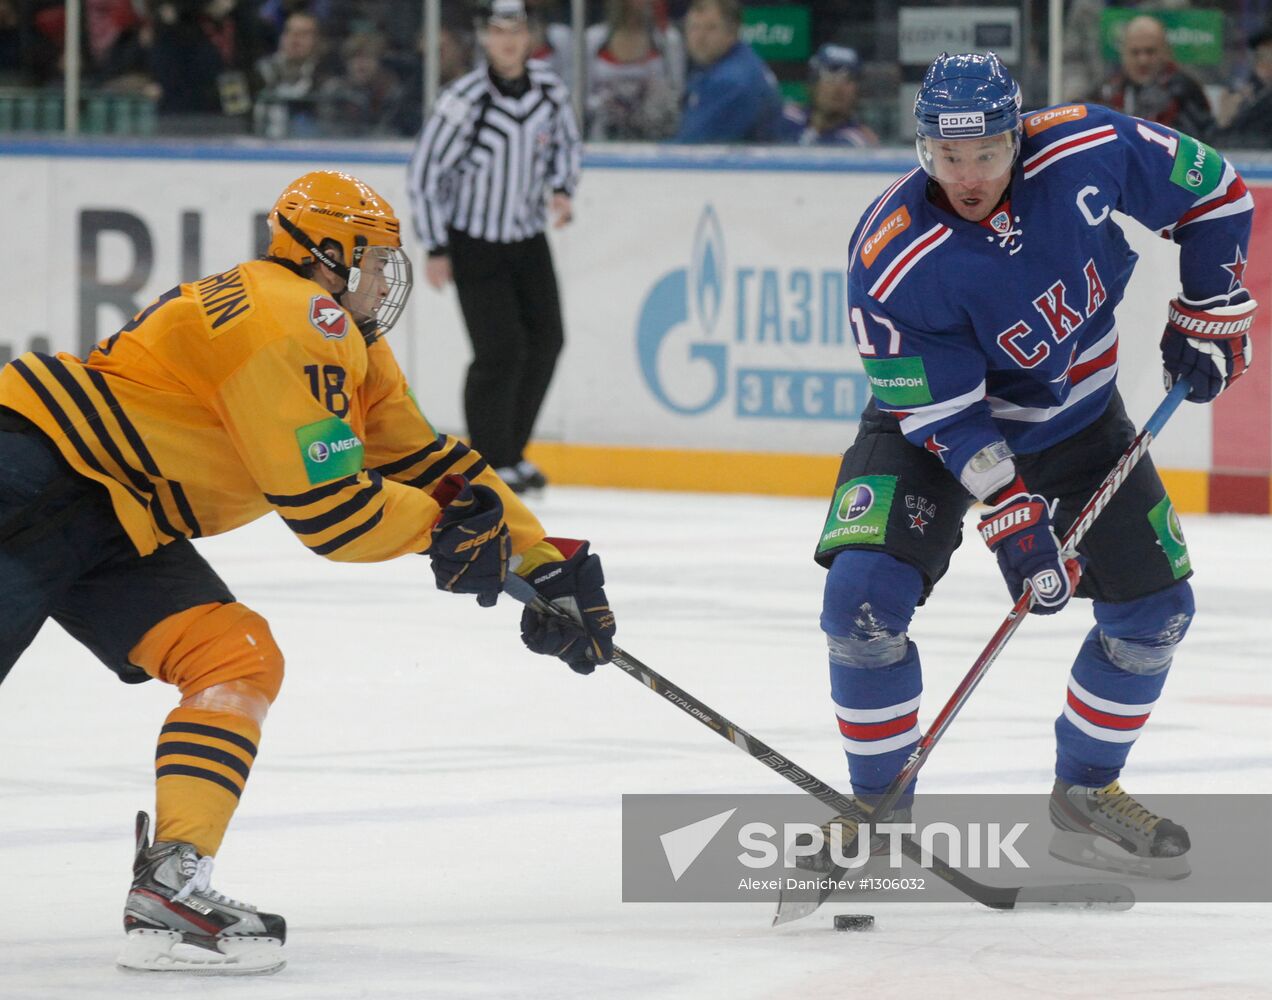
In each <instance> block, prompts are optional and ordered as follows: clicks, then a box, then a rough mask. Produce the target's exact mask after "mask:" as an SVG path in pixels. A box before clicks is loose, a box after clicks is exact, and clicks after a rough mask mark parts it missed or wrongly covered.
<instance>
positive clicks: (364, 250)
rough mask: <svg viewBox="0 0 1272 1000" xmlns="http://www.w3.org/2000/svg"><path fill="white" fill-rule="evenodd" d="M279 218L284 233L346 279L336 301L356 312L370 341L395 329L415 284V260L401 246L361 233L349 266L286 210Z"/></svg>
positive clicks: (357, 320) (368, 342) (354, 316)
mask: <svg viewBox="0 0 1272 1000" xmlns="http://www.w3.org/2000/svg"><path fill="white" fill-rule="evenodd" d="M277 218H278V224H279V226H281V227H282V230H283V232H285V233H286V234H287V235H288V236H290V237H291V238H292V239H294V240H295V241H296V242H297V243H299V244H300V245H301V246H302V247H304V248H305V249H306V250H308V251H309V253H310V254H311V255H312V256H313V258H314V259H315V260H316V261H318V263H320V264H323V265H325V266H326V267H329V268H331V270H333V271H335V272H336V274H338V275H339V276H340V277H341V278H343V279H344V282H345V290H344V291H343V292H339V293H337V294H336V301H337V302H339V303H340V304H341V305H342V306H344V307H345V308H346V309H348V310H349V312H351V313H352V314H353V319H354V322H355V323H357V324H358V329H359V330H361V331H362V336H363V338H364V339H365V340H366V342H367V344H373V343H375V341H377V340H379V339H380V338H381V337H383V336H384V335H385V334H386V333H388V332H389V330H391V329H392V328H393V324H394V323H396V322H397V321H398V319H399V318H400V317H401V315H402V312H403V311H404V310H405V309H406V300H407V299H408V298H410V295H411V288H412V286H413V284H414V279H413V278H412V276H411V259H410V258H409V257H407V255H406V252H405V251H404V250H403V249H402V248H401V247H385V246H375V247H369V246H367V245H366V244H365V243H364V242H363V237H361V236H359V237H358V238H357V239H358V245H357V246H355V247H354V250H353V264H352V266H350V267H346V266H345V265H344V264H342V263H340V261H338V260H336V258H334V257H332V256H331V254H329V253H326V252H325V251H324V250H322V249H321V248H320V247H319V246H318V245H317V244H315V243H314V241H313V240H311V239H310V238H309V236H308V234H307V233H306V232H305V231H304V230H303V229H301V228H300V227H299V226H297V225H296V224H295V223H293V222H291V221H290V220H289V219H288V218H287V217H286V216H284V215H283V213H282V212H278V213H277ZM364 272H366V273H364Z"/></svg>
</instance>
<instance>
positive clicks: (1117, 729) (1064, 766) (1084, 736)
mask: <svg viewBox="0 0 1272 1000" xmlns="http://www.w3.org/2000/svg"><path fill="white" fill-rule="evenodd" d="M1166 674H1167V670H1165V669H1163V670H1160V671H1158V672H1156V673H1132V672H1131V671H1128V670H1123V669H1121V668H1120V667H1118V666H1117V665H1116V664H1114V663H1113V661H1112V660H1110V659H1109V656H1108V654H1107V653H1106V652H1105V649H1104V647H1103V645H1102V644H1101V642H1100V629H1099V628H1098V627H1097V628H1093V629H1092V630H1091V632H1090V633H1089V634H1088V635H1087V637H1086V641H1085V642H1083V644H1082V649H1081V650H1080V651H1079V653H1078V657H1077V659H1076V660H1075V661H1074V664H1073V669H1072V670H1071V671H1070V673H1069V690H1068V692H1067V697H1066V701H1065V706H1064V711H1063V712H1062V713H1061V714H1060V717H1059V718H1057V719H1056V777H1058V778H1059V779H1060V780H1061V781H1067V782H1069V783H1070V784H1074V785H1086V786H1088V787H1092V788H1102V787H1103V786H1104V785H1107V784H1108V783H1109V782H1110V781H1112V780H1113V779H1114V778H1116V777H1117V776H1118V775H1119V774H1120V773H1121V771H1122V767H1123V765H1124V764H1125V763H1126V757H1127V755H1128V754H1129V753H1130V752H1131V746H1132V745H1133V744H1134V743H1135V740H1136V738H1137V737H1138V736H1139V734H1140V732H1141V731H1142V730H1143V728H1144V724H1145V723H1146V722H1147V721H1148V716H1149V713H1151V712H1152V710H1153V705H1154V703H1155V702H1156V701H1157V697H1158V695H1159V694H1161V690H1162V685H1163V684H1165V683H1166Z"/></svg>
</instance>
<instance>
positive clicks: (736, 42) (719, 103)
mask: <svg viewBox="0 0 1272 1000" xmlns="http://www.w3.org/2000/svg"><path fill="white" fill-rule="evenodd" d="M741 27H742V10H741V7H740V6H739V4H738V0H693V2H692V3H691V4H690V5H689V13H688V14H687V15H686V17H685V44H686V46H687V48H688V49H689V58H690V59H691V60H692V61H693V64H694V65H693V69H691V70H690V72H689V80H688V85H687V88H688V89H687V91H686V94H685V103H684V111H683V114H682V115H681V119H680V130H679V131H678V132H677V133H676V137H675V140H674V141H676V142H766V141H769V140H772V139H773V138H774V137H775V135H776V132H777V122H778V119H779V117H780V116H781V98H780V97H779V96H778V92H777V80H776V79H775V78H774V76H773V73H772V71H770V70H769V68H768V67H767V66H765V65H764V62H763V60H761V59H760V57H759V56H757V55H756V54H755V53H754V52H753V51H752V50H751V47H750V46H749V45H747V44H746V43H745V42H743V41H742V40H741V39H740V38H739V32H740V30H741Z"/></svg>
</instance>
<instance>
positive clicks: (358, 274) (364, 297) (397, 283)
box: [338, 246, 414, 344]
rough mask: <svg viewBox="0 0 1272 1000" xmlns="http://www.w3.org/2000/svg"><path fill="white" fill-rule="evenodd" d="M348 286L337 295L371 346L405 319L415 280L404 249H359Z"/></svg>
mask: <svg viewBox="0 0 1272 1000" xmlns="http://www.w3.org/2000/svg"><path fill="white" fill-rule="evenodd" d="M353 261H354V264H353V267H351V268H349V276H348V279H347V280H348V285H347V287H346V288H345V290H344V291H343V292H342V293H341V294H340V295H339V296H338V297H339V299H340V304H341V305H342V306H344V307H345V308H346V309H348V310H349V312H351V313H353V318H354V320H355V321H356V322H357V324H358V329H360V330H361V331H362V335H363V337H365V338H366V341H367V343H368V344H370V343H373V342H375V341H376V340H378V339H379V338H380V337H383V336H384V335H385V334H386V333H388V332H389V331H390V330H391V329H393V324H395V323H396V322H397V321H398V320H399V319H400V318H401V316H402V313H403V311H405V309H406V300H407V299H409V298H410V297H411V288H412V287H413V285H414V278H413V277H412V275H411V259H410V258H409V257H407V255H406V253H405V251H403V250H402V248H401V247H379V246H377V247H358V248H356V249H355V250H354V252H353Z"/></svg>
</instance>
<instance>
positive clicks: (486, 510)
mask: <svg viewBox="0 0 1272 1000" xmlns="http://www.w3.org/2000/svg"><path fill="white" fill-rule="evenodd" d="M433 499H434V500H436V501H437V502H438V504H439V505H441V507H442V513H441V516H440V517H439V518H438V519H437V522H436V523H435V524H434V525H433V540H432V542H431V544H430V545H429V547H428V554H429V557H430V558H431V559H432V561H433V576H434V577H435V578H436V579H437V589H438V590H449V591H451V592H452V593H455V594H476V595H477V603H478V604H480V605H481V606H482V607H483V608H489V607H493V606H494V603H495V602H496V601H497V600H498V599H499V592H500V591H501V590H502V589H503V583H504V580H505V579H506V577H507V575H508V557H509V556H510V555H511V554H512V540H511V538H510V537H509V535H508V526H507V525H506V524H504V521H503V501H502V500H500V499H499V494H498V493H496V492H495V491H494V490H492V489H491V488H490V487H489V486H482V485H481V484H480V483H478V484H476V485H473V484H472V483H469V482H468V480H466V479H465V478H464V477H463V476H453V475H452V476H446V477H444V478H443V479H442V482H441V484H440V485H439V486H438V487H437V489H436V490H435V491H434V492H433Z"/></svg>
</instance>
